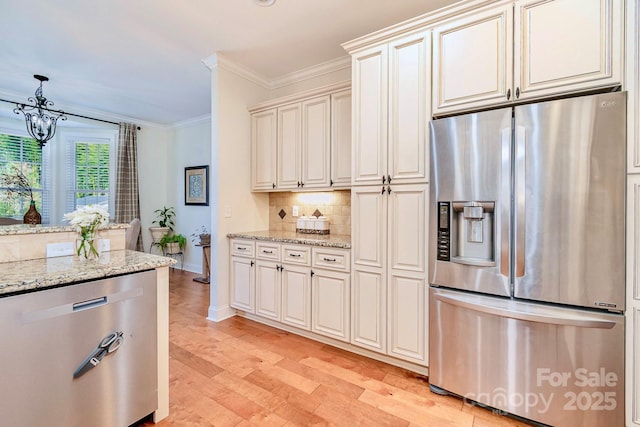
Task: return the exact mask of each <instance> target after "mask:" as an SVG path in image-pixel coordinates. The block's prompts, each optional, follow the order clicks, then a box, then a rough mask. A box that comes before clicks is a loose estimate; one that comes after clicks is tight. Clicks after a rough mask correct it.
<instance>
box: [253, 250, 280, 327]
mask: <svg viewBox="0 0 640 427" xmlns="http://www.w3.org/2000/svg"><path fill="white" fill-rule="evenodd" d="M276 266H277V264H276V263H275V262H272V261H260V260H258V261H256V273H255V274H256V314H259V315H260V316H264V317H268V318H270V319H274V320H279V319H280V272H279V271H278V270H277V269H276Z"/></svg>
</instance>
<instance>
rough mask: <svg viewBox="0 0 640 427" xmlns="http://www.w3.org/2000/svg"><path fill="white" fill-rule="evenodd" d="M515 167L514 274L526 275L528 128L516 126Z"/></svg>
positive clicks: (517, 275)
mask: <svg viewBox="0 0 640 427" xmlns="http://www.w3.org/2000/svg"><path fill="white" fill-rule="evenodd" d="M514 155H515V169H514V194H513V197H514V204H515V206H514V228H515V229H514V237H515V240H514V245H515V253H514V258H515V259H514V262H515V266H514V270H515V271H514V274H515V277H516V278H518V277H522V276H524V275H525V256H524V252H525V247H524V242H525V235H524V233H525V226H524V222H525V201H526V194H525V176H526V175H525V174H526V129H525V128H524V127H523V126H516V127H515V153H514Z"/></svg>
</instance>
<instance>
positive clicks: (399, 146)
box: [387, 32, 431, 184]
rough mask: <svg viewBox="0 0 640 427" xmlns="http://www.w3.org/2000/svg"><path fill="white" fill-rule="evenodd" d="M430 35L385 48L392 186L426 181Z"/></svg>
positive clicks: (410, 37) (400, 40)
mask: <svg viewBox="0 0 640 427" xmlns="http://www.w3.org/2000/svg"><path fill="white" fill-rule="evenodd" d="M430 58H431V33H429V32H425V33H420V34H417V35H411V36H409V37H405V38H402V39H399V40H396V41H394V42H393V43H391V44H390V45H389V149H388V156H389V157H388V166H387V167H388V171H387V175H389V176H391V178H392V181H391V182H392V183H395V184H400V183H411V182H427V177H428V172H427V165H428V164H429V159H428V158H427V152H428V150H427V148H428V144H427V139H426V138H427V135H428V133H427V131H426V130H427V122H428V120H429V118H430V116H431V108H430V107H428V106H429V105H430V102H428V101H427V100H430V99H431V94H430V92H431V90H430V88H431V74H430V73H429V70H431V66H430V65H431V64H430Z"/></svg>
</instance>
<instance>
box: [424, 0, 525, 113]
mask: <svg viewBox="0 0 640 427" xmlns="http://www.w3.org/2000/svg"><path fill="white" fill-rule="evenodd" d="M512 31H513V5H512V4H511V3H507V4H502V5H500V6H498V7H493V8H490V9H488V10H484V11H482V12H476V13H474V14H472V15H469V16H466V17H464V18H460V19H457V20H455V21H452V22H450V23H447V24H444V25H442V26H438V27H435V28H434V30H433V99H432V102H433V113H434V114H437V113H444V112H448V111H455V110H458V109H473V108H475V107H481V106H484V105H489V104H495V103H500V102H506V101H507V100H508V98H509V99H510V98H511V86H512V70H511V67H512V62H513V61H512V56H511V55H512V51H513V44H512V43H513V38H512V35H511V34H512Z"/></svg>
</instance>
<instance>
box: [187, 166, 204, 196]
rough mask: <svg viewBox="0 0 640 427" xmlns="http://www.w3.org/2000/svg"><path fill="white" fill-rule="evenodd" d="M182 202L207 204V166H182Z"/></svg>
mask: <svg viewBox="0 0 640 427" xmlns="http://www.w3.org/2000/svg"><path fill="white" fill-rule="evenodd" d="M184 204H185V205H200V206H209V166H189V167H186V168H184Z"/></svg>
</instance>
